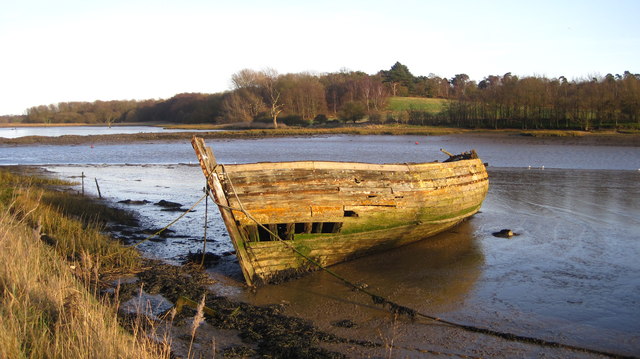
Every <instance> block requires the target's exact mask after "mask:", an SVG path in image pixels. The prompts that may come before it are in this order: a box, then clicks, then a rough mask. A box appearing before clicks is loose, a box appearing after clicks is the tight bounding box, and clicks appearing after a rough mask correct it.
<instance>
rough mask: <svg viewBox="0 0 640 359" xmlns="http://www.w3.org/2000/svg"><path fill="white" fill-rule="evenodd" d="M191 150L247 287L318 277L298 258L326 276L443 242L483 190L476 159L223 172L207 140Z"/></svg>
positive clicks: (241, 167) (474, 208)
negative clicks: (385, 253)
mask: <svg viewBox="0 0 640 359" xmlns="http://www.w3.org/2000/svg"><path fill="white" fill-rule="evenodd" d="M192 144H193V147H194V149H195V151H196V155H197V156H198V159H199V161H200V165H201V167H202V171H203V173H204V175H205V177H206V178H207V182H208V185H209V188H210V191H211V194H212V195H213V197H214V199H215V201H216V202H217V203H218V205H219V208H220V212H221V214H222V218H223V220H224V222H225V225H226V227H227V230H228V231H229V236H230V238H231V241H232V242H233V245H234V247H235V248H236V252H237V255H238V261H239V263H240V265H241V267H242V271H243V274H244V276H245V280H246V281H247V284H249V285H254V284H259V283H262V282H269V281H271V280H276V279H278V278H279V276H284V275H286V276H289V275H291V273H292V272H304V271H308V270H314V269H317V268H314V265H312V264H311V263H310V262H309V261H307V260H306V259H305V258H304V257H303V256H302V255H301V254H303V255H304V256H306V257H309V258H311V259H313V260H314V261H316V262H317V263H320V264H321V265H323V266H328V265H332V264H336V263H339V262H343V261H346V260H349V259H352V258H355V257H358V256H362V255H365V254H368V253H372V252H376V251H381V250H387V249H390V248H394V247H397V246H401V245H405V244H408V243H411V242H415V241H418V240H421V239H424V238H426V237H429V236H432V235H434V234H437V233H440V232H442V231H444V230H447V229H449V228H451V227H453V226H455V225H456V224H458V223H459V222H460V221H462V220H464V219H466V218H468V217H469V216H472V215H473V214H475V213H476V212H478V210H479V209H480V206H481V204H482V202H483V200H484V198H485V196H486V194H487V190H488V184H489V181H488V176H487V171H486V168H485V166H484V164H483V163H482V161H481V160H480V159H479V158H478V156H477V155H476V153H475V151H471V152H468V153H465V154H463V155H460V156H451V157H450V158H449V160H447V162H431V163H396V164H371V163H360V162H329V161H298V162H263V163H250V164H236V165H220V164H217V163H216V161H215V157H214V156H213V152H212V151H211V149H210V148H208V147H206V146H205V144H204V140H202V139H201V138H198V137H194V138H193V140H192ZM265 228H266V229H265ZM267 229H268V230H267ZM274 234H275V235H274ZM292 248H294V249H295V251H294V250H293V249H292Z"/></svg>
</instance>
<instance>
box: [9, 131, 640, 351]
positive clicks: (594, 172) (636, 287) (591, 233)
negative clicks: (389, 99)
mask: <svg viewBox="0 0 640 359" xmlns="http://www.w3.org/2000/svg"><path fill="white" fill-rule="evenodd" d="M208 144H209V145H211V146H212V147H213V150H214V152H215V153H216V156H217V158H218V161H219V162H222V163H243V162H256V161H284V160H298V159H316V160H344V161H351V160H354V161H363V162H375V163H382V162H422V161H430V160H435V159H440V160H442V159H444V158H446V156H444V155H442V154H441V153H439V152H438V150H439V149H440V148H445V149H447V150H448V151H450V152H456V153H457V152H462V151H466V150H469V149H471V148H475V149H476V150H477V151H478V153H479V155H480V157H481V158H482V159H483V160H484V161H485V162H488V163H489V165H490V167H489V168H488V169H489V176H490V186H489V193H488V195H487V198H486V200H485V202H484V204H483V207H482V210H481V212H480V213H478V214H477V215H475V216H474V217H473V218H472V219H470V220H469V221H466V222H464V223H463V224H461V225H460V226H458V227H456V228H455V229H453V230H451V231H449V232H446V233H443V234H440V235H438V236H436V237H434V238H430V239H427V240H424V241H421V242H419V243H416V244H413V245H409V246H406V247H403V248H399V249H396V250H393V251H389V252H385V253H383V254H377V255H371V256H367V257H365V258H360V259H357V260H354V261H351V262H348V263H344V264H340V265H337V266H334V267H333V269H334V270H335V271H336V272H338V273H340V274H341V275H343V276H345V277H347V278H349V279H350V280H352V281H354V282H362V283H366V284H367V285H368V286H369V289H370V290H371V291H372V292H375V293H378V294H379V295H381V296H383V297H386V298H388V299H390V300H392V301H395V302H397V303H399V304H401V305H404V306H408V307H411V308H413V309H416V310H418V311H420V312H423V313H429V314H431V315H434V316H437V317H441V318H445V319H447V320H452V321H458V322H462V323H465V324H470V325H477V326H481V327H485V328H491V329H495V330H500V331H509V332H512V333H516V334H519V335H526V336H532V337H537V338H543V339H546V340H552V341H557V342H562V343H567V344H571V345H577V346H581V347H588V348H593V349H598V350H604V351H609V352H616V353H621V354H625V355H640V303H639V301H640V261H638V258H639V257H640V241H639V239H640V238H639V235H638V233H640V185H639V184H638V183H639V181H640V171H639V170H638V169H640V148H637V147H616V146H568V145H567V146H563V145H544V146H542V145H539V144H536V143H535V142H534V141H532V140H523V141H521V142H518V141H507V142H504V143H502V142H497V141H495V140H491V139H487V138H483V137H474V136H437V137H425V136H322V137H308V138H281V139H258V140H211V141H208ZM194 163H195V156H194V155H193V151H192V149H191V147H190V144H189V143H186V142H172V143H145V144H125V145H102V146H95V147H94V148H90V147H89V146H23V147H0V164H30V165H37V166H39V167H43V168H45V169H47V170H48V171H51V172H52V173H53V174H54V175H55V176H57V177H62V178H70V179H73V180H75V181H78V182H80V178H79V176H80V175H81V174H82V173H84V175H85V176H86V178H85V191H87V192H88V193H91V194H96V189H95V180H97V181H98V182H99V185H100V189H101V192H102V195H103V196H104V197H105V198H106V200H107V201H109V202H111V203H113V204H114V205H117V206H120V207H122V208H126V209H129V210H133V211H135V212H136V213H138V214H139V216H140V218H141V222H142V223H143V226H146V227H149V228H161V227H163V226H165V225H166V224H168V223H169V222H170V221H171V220H173V219H175V218H176V217H177V215H178V214H179V213H177V212H167V211H163V210H162V208H161V207H159V206H156V205H154V204H153V203H155V202H157V201H159V200H161V199H164V200H168V201H174V202H179V203H181V204H183V208H188V207H190V206H191V205H192V204H193V203H195V202H196V201H197V200H198V199H199V198H200V197H201V196H202V194H203V192H202V188H203V186H204V177H203V176H202V173H201V171H200V169H199V167H198V166H196V165H195V164H194ZM77 189H78V190H80V185H78V186H77ZM126 199H131V200H147V201H149V202H150V203H147V204H143V205H127V204H118V203H117V202H118V201H121V200H126ZM204 208H205V207H204V204H201V205H199V206H197V207H196V210H195V212H192V213H189V214H187V216H185V218H184V219H183V220H181V221H179V222H178V223H177V224H176V225H174V226H173V227H172V229H173V231H174V233H172V234H171V235H169V236H168V237H167V238H163V239H161V240H159V241H147V242H144V243H143V244H141V245H140V247H139V248H141V250H142V251H143V253H145V255H148V256H152V257H156V258H162V259H165V260H167V261H169V262H173V263H179V262H180V260H181V258H182V256H183V255H184V254H185V253H188V252H189V251H192V252H195V251H197V250H199V249H202V247H203V244H204V243H203V225H204V215H205V210H204ZM210 209H211V208H210ZM503 228H509V229H512V230H513V231H514V232H516V233H518V234H519V235H518V236H515V237H512V238H510V239H507V238H499V237H494V236H493V235H492V233H493V232H496V231H499V230H501V229H503ZM207 237H208V241H207V244H206V245H207V250H208V251H211V252H213V253H216V254H218V255H221V256H222V260H221V262H220V264H219V265H217V266H215V267H213V268H211V269H209V272H210V273H211V275H212V276H213V277H214V279H216V280H217V281H218V284H216V285H215V286H214V288H215V290H217V291H218V292H219V293H220V294H222V295H228V296H231V297H234V298H236V299H241V300H245V301H249V302H251V303H255V304H274V303H276V304H278V303H285V304H286V308H287V309H286V311H287V314H292V315H299V316H301V317H303V318H307V319H310V320H312V321H313V322H314V323H315V324H316V325H318V326H319V327H321V328H323V329H326V330H328V331H331V332H335V333H336V334H339V335H343V336H350V335H352V336H354V337H356V338H359V339H376V338H378V339H381V340H388V339H389V338H391V336H393V338H392V339H393V340H394V342H395V343H396V344H397V345H400V346H404V347H407V348H408V347H410V348H413V349H406V350H400V349H398V350H397V351H396V352H395V354H394V355H397V356H398V357H420V356H421V355H422V354H419V353H420V352H419V351H416V349H429V350H441V351H445V352H447V351H448V352H452V351H453V352H457V353H465V354H468V355H479V356H489V357H533V356H536V357H537V356H539V355H547V356H551V357H554V355H555V356H556V357H566V356H573V357H582V356H583V355H584V354H583V353H578V354H576V353H569V354H567V353H566V352H565V353H561V354H557V353H546V352H544V351H542V352H541V351H540V349H536V348H535V347H531V346H527V345H522V344H513V345H509V346H507V348H506V349H505V346H504V345H502V346H501V345H499V344H498V343H497V342H496V341H497V339H491V338H489V339H487V338H486V337H478V336H477V335H471V334H464V333H462V334H461V333H458V332H455V333H454V332H452V331H451V330H450V329H448V328H446V327H442V326H439V325H432V324H425V323H420V322H415V323H412V322H408V321H403V322H401V324H394V325H393V326H390V324H389V323H390V321H389V316H388V314H386V313H385V312H384V311H381V310H379V309H378V308H376V307H375V306H373V305H371V300H370V299H369V298H367V297H364V296H362V295H361V294H359V293H357V292H354V291H351V290H349V289H348V288H345V287H344V286H343V285H342V284H341V283H339V282H338V281H337V280H335V279H333V278H332V277H330V276H328V275H327V274H325V273H312V274H310V275H308V276H305V277H303V278H300V279H297V280H292V281H289V282H286V283H283V284H280V285H271V286H265V287H262V288H259V289H258V290H257V291H255V292H254V291H249V290H246V289H245V287H244V286H243V285H242V275H241V273H240V270H239V267H238V265H237V263H235V262H234V260H235V258H234V256H233V255H228V253H229V252H230V251H232V249H233V248H232V246H231V244H230V243H229V242H228V238H227V234H226V230H225V229H224V226H223V224H222V221H221V219H220V218H219V215H218V213H217V211H213V210H210V211H209V228H208V233H207ZM140 238H143V236H142V235H141V236H140ZM345 319H346V320H350V321H352V322H354V323H356V324H357V325H358V329H357V330H356V331H350V330H351V329H345V328H338V327H335V326H333V325H332V324H331V323H333V322H335V321H336V320H345ZM394 323H396V322H394ZM353 333H356V334H353Z"/></svg>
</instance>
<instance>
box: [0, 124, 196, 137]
mask: <svg viewBox="0 0 640 359" xmlns="http://www.w3.org/2000/svg"><path fill="white" fill-rule="evenodd" d="M156 132H184V130H180V129H168V128H163V127H155V126H113V127H107V126H28V127H22V126H18V127H0V138H18V137H25V136H49V137H58V136H65V135H75V136H87V135H116V134H127V133H156Z"/></svg>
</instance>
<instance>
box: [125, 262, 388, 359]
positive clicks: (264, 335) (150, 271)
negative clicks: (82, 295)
mask: <svg viewBox="0 0 640 359" xmlns="http://www.w3.org/2000/svg"><path fill="white" fill-rule="evenodd" d="M196 258H198V257H197V256H196ZM145 267H146V270H144V271H142V272H140V273H138V281H137V282H132V283H126V284H123V285H121V287H120V299H121V300H123V301H126V300H129V299H131V298H136V296H138V295H139V293H140V287H142V288H143V289H144V291H145V292H146V293H148V294H149V295H157V294H158V295H162V297H164V298H166V299H167V300H169V301H171V302H172V303H176V302H177V300H178V299H179V298H180V297H186V298H190V299H191V300H193V301H198V300H199V299H200V298H202V296H203V295H205V294H206V302H205V306H206V307H207V308H208V309H210V310H211V311H212V313H214V314H213V315H206V316H205V318H206V319H205V320H206V322H207V323H208V324H209V325H210V326H211V327H213V328H216V329H219V330H234V331H236V332H237V335H238V337H239V338H240V340H241V341H242V343H243V345H241V346H237V345H236V346H233V347H229V348H220V349H219V350H221V351H222V352H223V353H224V356H225V357H243V356H244V357H246V356H247V355H248V356H258V357H272V358H343V357H344V355H343V354H340V353H337V352H332V351H329V350H327V349H324V348H322V347H321V346H320V345H321V344H322V343H350V344H355V345H361V346H367V347H375V346H376V344H375V343H372V342H361V341H352V340H349V339H345V338H341V337H338V336H336V335H333V334H329V333H326V332H322V331H320V330H318V329H316V328H315V327H314V326H313V325H312V324H311V323H310V322H308V321H306V320H303V319H300V318H295V317H290V316H286V315H284V314H282V307H281V306H280V305H275V306H255V305H251V304H247V303H243V302H236V301H232V300H229V299H228V298H225V297H222V296H218V295H216V294H215V293H213V292H211V291H210V290H209V289H208V288H209V286H210V285H211V284H213V280H211V279H210V277H209V276H208V275H207V273H206V272H204V271H203V270H202V269H201V267H200V266H196V265H185V266H173V265H169V264H165V263H162V262H160V261H157V260H146V263H145ZM194 314H195V310H194V309H192V308H189V307H185V308H184V309H183V310H182V311H181V312H180V313H178V314H177V316H176V321H178V322H180V321H185V320H187V318H188V317H189V316H193V315H194ZM347 324H348V323H346V321H345V323H343V325H347Z"/></svg>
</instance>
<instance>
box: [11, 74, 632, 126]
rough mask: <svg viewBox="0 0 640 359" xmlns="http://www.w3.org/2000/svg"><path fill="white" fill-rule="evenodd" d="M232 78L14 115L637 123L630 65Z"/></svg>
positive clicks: (108, 120) (82, 119)
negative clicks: (396, 100) (551, 73)
mask: <svg viewBox="0 0 640 359" xmlns="http://www.w3.org/2000/svg"><path fill="white" fill-rule="evenodd" d="M231 81H232V84H233V88H232V89H231V90H229V91H226V92H223V93H215V94H201V93H184V94H179V95H176V96H174V97H172V98H170V99H166V100H144V101H135V100H131V101H95V102H63V103H58V104H55V105H41V106H35V107H31V108H29V109H28V110H27V112H26V115H24V116H21V118H20V120H21V121H22V122H25V123H89V124H94V123H95V124H107V125H111V124H113V123H116V122H129V123H132V122H172V123H218V124H220V123H239V122H241V123H253V124H255V123H260V122H262V123H264V124H265V125H266V124H268V125H269V126H272V127H278V125H279V124H282V123H284V124H287V125H298V126H308V125H312V124H313V125H327V124H330V123H332V122H333V123H339V122H347V121H353V122H357V121H359V120H363V119H368V120H369V121H370V122H374V123H385V122H390V121H393V122H395V123H409V124H415V125H446V126H456V127H472V128H525V129H530V128H553V129H561V128H567V129H568V128H572V129H574V128H580V129H584V130H590V129H593V128H619V127H640V75H639V74H632V73H630V72H629V71H626V72H624V74H622V75H618V74H617V75H612V74H607V75H606V76H604V77H592V78H590V79H583V80H572V81H569V80H568V79H566V78H565V77H562V76H561V77H559V78H552V79H549V78H546V77H543V76H542V77H541V76H526V77H518V76H515V75H512V74H511V73H506V74H504V75H502V76H499V75H490V76H487V77H485V78H484V79H483V80H481V81H480V82H475V81H472V80H470V79H469V76H468V75H466V74H457V75H455V76H454V77H452V78H442V77H439V76H436V75H434V74H429V75H428V76H414V75H412V74H411V72H410V71H409V69H408V68H407V66H405V65H403V64H401V63H400V62H396V63H395V64H394V65H393V66H392V67H391V68H390V69H389V70H382V71H379V72H378V73H377V74H374V75H369V74H366V73H364V72H360V71H347V70H343V71H340V72H335V73H325V74H313V73H293V74H278V73H277V72H276V71H275V70H273V69H266V70H261V71H256V70H251V69H244V70H241V71H238V72H237V73H235V74H233V75H232V78H231ZM392 96H401V97H402V96H411V97H427V98H439V99H443V101H445V103H446V105H445V106H444V109H443V111H441V112H439V113H433V112H426V111H420V110H413V109H411V108H409V109H404V110H401V111H390V110H389V108H388V100H389V98H390V97H392ZM0 120H2V119H0ZM5 120H6V118H5ZM10 120H11V119H10ZM14 120H15V119H14Z"/></svg>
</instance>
